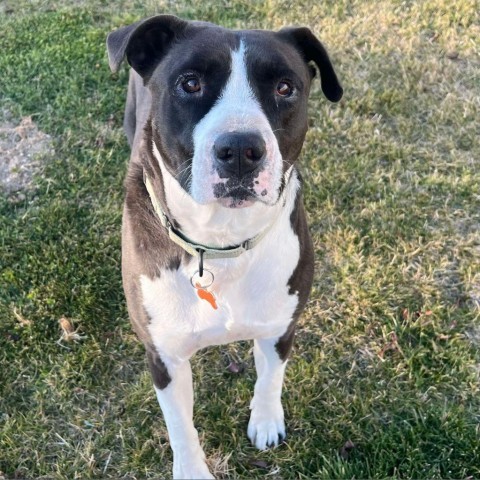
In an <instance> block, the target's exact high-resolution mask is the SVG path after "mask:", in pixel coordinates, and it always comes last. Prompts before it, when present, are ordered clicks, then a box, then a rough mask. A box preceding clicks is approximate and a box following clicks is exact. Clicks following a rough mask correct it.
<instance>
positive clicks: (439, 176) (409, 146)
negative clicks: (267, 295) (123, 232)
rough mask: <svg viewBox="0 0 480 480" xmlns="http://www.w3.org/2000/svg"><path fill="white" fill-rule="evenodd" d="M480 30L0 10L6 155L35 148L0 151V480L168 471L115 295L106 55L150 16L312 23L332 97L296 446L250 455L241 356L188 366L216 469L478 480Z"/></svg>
mask: <svg viewBox="0 0 480 480" xmlns="http://www.w3.org/2000/svg"><path fill="white" fill-rule="evenodd" d="M145 5H146V6H145ZM479 11H480V10H479V8H478V3H477V2H476V1H475V0H458V1H456V2H451V1H447V0H425V1H422V2H413V1H405V2H398V1H393V0H392V1H373V0H364V1H360V0H357V1H346V0H345V1H324V2H313V1H307V0H299V1H297V2H292V3H289V2H287V1H282V0H268V1H267V2H246V1H244V0H226V1H224V2H213V1H205V0H203V1H200V0H182V1H179V2H170V1H167V0H163V1H162V0H160V1H159V2H158V3H157V5H154V4H153V2H148V1H147V2H137V1H134V0H123V1H121V2H111V3H109V2H105V1H102V0H84V1H82V2H76V1H73V0H58V1H52V2H45V1H39V0H36V1H32V2H30V1H26V0H17V1H13V0H7V1H3V2H1V3H0V27H1V31H2V36H1V40H0V45H1V48H0V71H1V72H2V74H1V84H2V86H1V89H0V102H1V105H0V109H1V111H2V112H3V113H5V114H3V113H2V116H1V117H0V119H1V121H2V123H1V125H0V132H2V133H0V142H5V141H6V140H5V138H6V137H5V135H6V136H7V137H8V133H7V134H6V133H5V131H6V130H8V131H9V132H11V131H12V129H19V128H20V129H21V128H22V126H23V127H25V126H27V127H28V128H27V134H26V136H24V137H23V138H22V136H21V135H17V136H14V137H15V138H13V137H9V138H10V140H9V142H13V143H9V145H8V148H7V147H5V143H0V145H1V146H2V150H1V152H0V155H1V157H0V172H2V173H1V174H0V343H1V348H0V388H1V393H0V452H1V455H0V471H1V473H0V477H1V476H4V477H5V478H8V479H11V478H55V479H74V478H81V479H84V478H95V479H96V478H111V479H143V478H152V479H153V478H164V477H168V475H169V472H170V471H171V460H172V458H171V453H170V449H169V447H168V436H167V432H166V429H165V425H164V423H163V419H162V417H161V414H160V411H159V408H158V405H157V403H156V399H155V396H154V392H153V389H152V385H151V380H150V377H149V375H148V373H147V369H146V364H145V360H144V354H143V348H142V346H141V345H140V344H139V342H138V341H137V340H136V338H135V336H134V335H133V333H132V331H131V329H130V326H129V322H128V318H127V313H126V309H125V302H124V298H123V295H122V287H121V278H120V248H119V244H120V224H121V206H122V199H123V190H122V182H123V177H124V174H125V169H126V162H127V159H128V148H127V143H126V140H125V138H124V135H123V133H122V129H121V123H122V115H123V104H124V98H125V93H126V80H127V69H126V68H123V69H122V71H121V72H120V73H119V74H118V75H112V74H111V73H110V71H109V70H108V65H107V60H106V54H105V47H104V44H105V36H106V33H107V32H109V31H111V30H112V29H114V28H116V27H118V26H121V25H125V24H128V23H131V22H133V21H135V20H137V19H139V18H141V17H143V16H146V15H149V14H152V13H154V12H163V13H166V12H168V13H174V14H177V15H180V16H182V17H184V18H196V19H202V20H209V21H213V22H217V23H220V24H223V25H225V26H230V27H234V28H244V27H256V28H280V27H282V26H284V25H308V26H310V27H311V28H312V29H313V30H314V31H315V32H316V33H317V34H318V35H319V37H320V38H321V39H322V41H323V42H324V43H325V45H326V46H327V48H328V49H329V51H330V53H331V56H332V59H333V62H334V65H335V66H336V67H337V71H338V74H339V77H340V79H341V80H342V83H343V85H344V88H345V96H344V99H343V100H342V101H341V102H340V103H339V104H335V105H333V104H329V103H328V102H327V101H326V100H325V99H324V97H323V96H322V93H321V90H320V88H319V86H318V84H317V85H316V87H315V88H314V89H313V92H312V95H311V99H310V130H309V132H308V135H307V141H306V144H305V148H304V149H303V152H302V159H301V162H302V172H303V177H304V179H305V185H304V191H305V203H306V206H307V210H308V212H309V222H310V225H311V232H312V235H313V237H314V243H315V249H316V276H315V282H314V288H313V292H312V296H311V299H310V302H309V303H308V306H307V309H306V312H305V314H304V315H303V316H302V319H301V322H300V325H299V331H298V336H297V341H296V345H295V348H294V353H293V357H292V360H291V362H290V364H289V366H288V369H287V375H286V382H285V392H284V404H285V413H286V422H287V428H288V437H287V441H286V443H284V444H283V445H281V446H280V447H279V448H277V449H275V450H273V451H268V452H264V453H258V452H257V451H255V449H254V448H253V447H251V446H250V445H249V442H248V439H247V436H246V427H247V421H248V414H249V410H248V404H249V400H250V398H251V393H252V390H253V384H254V380H255V375H254V369H253V362H252V351H251V350H252V346H251V344H250V343H248V342H244V343H240V344H236V345H231V346H228V347H221V348H211V349H208V350H205V351H202V352H200V353H199V354H198V355H197V356H196V357H195V359H194V361H193V371H194V377H195V391H196V408H195V420H196V425H197V426H198V429H199V431H200V436H201V439H202V443H203V445H204V447H205V451H206V454H207V456H208V459H209V462H210V465H211V468H212V470H213V471H214V472H215V474H216V475H217V477H219V478H222V477H224V478H237V477H238V478H263V477H264V476H265V475H267V474H270V476H272V477H275V478H284V479H294V478H295V479H298V478H325V479H327V478H423V479H431V478H464V479H465V478H478V477H480V438H479V435H480V433H479V432H480V392H479V389H480V382H479V380H480V379H479V375H480V363H479V362H480V355H479V344H480V323H479V320H480V318H479V317H480V229H479V225H480V168H479V161H480V160H479V159H480V146H479V142H478V137H479V134H480V129H479V123H478V119H479V109H480V40H479V39H480V27H479V25H480V22H479ZM6 112H8V115H6ZM2 135H3V136H2ZM31 135H34V136H33V137H32V136H31ZM35 135H36V136H37V138H41V140H40V142H44V143H43V146H44V147H45V148H39V147H40V146H42V144H41V143H37V142H36V141H35V140H33V139H34V138H36V137H35ZM17 137H18V138H17ZM22 141H27V142H30V145H31V147H28V148H23V147H22V144H21V142H22ZM17 142H20V143H17ZM26 145H27V144H25V143H24V144H23V146H26ZM12 152H14V153H12ZM15 155H16V157H15V158H16V160H15V161H16V162H18V163H17V165H16V167H15V168H13V169H12V168H10V169H5V165H7V164H8V165H10V164H11V158H12V156H15ZM22 172H23V173H22ZM12 175H13V177H12ZM15 175H17V177H18V178H17V177H15ZM15 178H17V180H15ZM5 179H7V180H5ZM14 180H15V181H14ZM15 182H16V183H15Z"/></svg>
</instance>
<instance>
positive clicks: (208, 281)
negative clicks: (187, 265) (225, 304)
mask: <svg viewBox="0 0 480 480" xmlns="http://www.w3.org/2000/svg"><path fill="white" fill-rule="evenodd" d="M202 273H203V274H204V275H202V276H200V274H199V272H198V271H196V272H195V273H194V274H193V275H192V278H191V279H190V283H191V284H192V287H194V288H195V290H196V291H197V295H198V298H200V299H201V300H205V301H206V302H208V303H209V304H210V306H211V307H212V308H213V309H214V310H217V309H218V305H217V300H216V298H215V295H214V294H213V293H212V292H209V291H208V290H207V288H208V287H210V285H212V283H213V279H214V277H213V273H212V272H211V271H210V270H207V269H204V270H203V272H202ZM205 274H206V275H205Z"/></svg>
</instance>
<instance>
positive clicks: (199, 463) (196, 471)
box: [173, 449, 215, 480]
mask: <svg viewBox="0 0 480 480" xmlns="http://www.w3.org/2000/svg"><path fill="white" fill-rule="evenodd" d="M173 479H174V480H197V479H199V480H200V479H202V480H203V479H209V480H214V479H215V477H214V476H213V475H212V474H211V473H210V470H209V469H208V467H207V464H206V463H205V454H204V453H203V451H202V450H201V449H200V452H198V453H193V454H192V455H190V456H189V455H184V454H183V455H181V457H180V458H178V457H177V458H176V455H175V453H174V455H173Z"/></svg>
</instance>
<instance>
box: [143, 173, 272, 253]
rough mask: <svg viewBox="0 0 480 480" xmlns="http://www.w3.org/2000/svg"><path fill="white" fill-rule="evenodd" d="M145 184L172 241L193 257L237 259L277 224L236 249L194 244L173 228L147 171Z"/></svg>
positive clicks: (144, 177) (144, 174)
mask: <svg viewBox="0 0 480 480" xmlns="http://www.w3.org/2000/svg"><path fill="white" fill-rule="evenodd" d="M143 183H144V184H145V187H146V188H147V192H148V195H149V196H150V200H151V202H152V205H153V208H154V210H155V213H156V214H157V216H158V218H159V219H160V223H161V224H162V226H163V227H164V228H165V229H166V230H167V232H168V237H169V238H170V240H171V241H172V242H174V243H176V244H177V245H178V246H180V247H182V248H183V249H184V250H185V251H186V252H187V253H189V254H190V255H192V256H193V257H198V258H200V257H202V258H204V259H211V258H236V257H238V256H240V255H241V254H242V253H244V252H246V251H248V250H251V249H252V248H254V247H255V246H257V245H258V244H259V243H260V242H261V241H262V239H263V238H264V237H265V235H266V234H267V232H268V231H269V230H270V228H271V227H272V225H273V224H274V223H275V222H272V223H271V224H270V225H269V226H268V227H267V228H266V229H265V230H263V231H262V232H260V233H259V234H258V235H255V236H254V237H252V238H249V239H248V240H245V241H244V242H242V243H241V244H240V245H236V246H234V247H226V248H213V247H208V246H206V245H201V244H199V243H195V242H192V241H191V240H190V239H189V238H188V237H187V236H186V235H184V234H183V233H182V232H181V231H179V230H177V229H175V228H174V227H173V225H172V223H171V222H170V220H169V219H168V217H167V214H166V213H165V212H164V211H163V210H162V207H161V206H160V202H159V201H158V198H157V196H156V195H155V192H154V189H153V185H152V181H151V180H150V177H149V176H148V174H147V172H146V171H145V169H144V170H143Z"/></svg>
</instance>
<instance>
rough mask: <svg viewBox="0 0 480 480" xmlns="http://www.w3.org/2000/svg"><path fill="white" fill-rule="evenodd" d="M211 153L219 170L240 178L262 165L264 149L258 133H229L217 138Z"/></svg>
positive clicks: (263, 143) (263, 142)
mask: <svg viewBox="0 0 480 480" xmlns="http://www.w3.org/2000/svg"><path fill="white" fill-rule="evenodd" d="M213 151H214V154H215V160H216V162H217V165H218V166H219V167H220V169H221V170H223V171H224V172H225V173H229V174H232V173H233V174H236V175H238V177H242V176H244V175H245V174H247V173H250V172H253V171H254V170H255V169H257V168H258V167H259V166H260V165H261V164H262V162H263V159H264V158H265V152H266V147H265V141H264V140H263V138H262V137H261V136H260V135H259V134H258V133H255V132H230V133H224V134H222V135H220V136H219V137H218V138H217V140H216V141H215V143H214V145H213Z"/></svg>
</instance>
